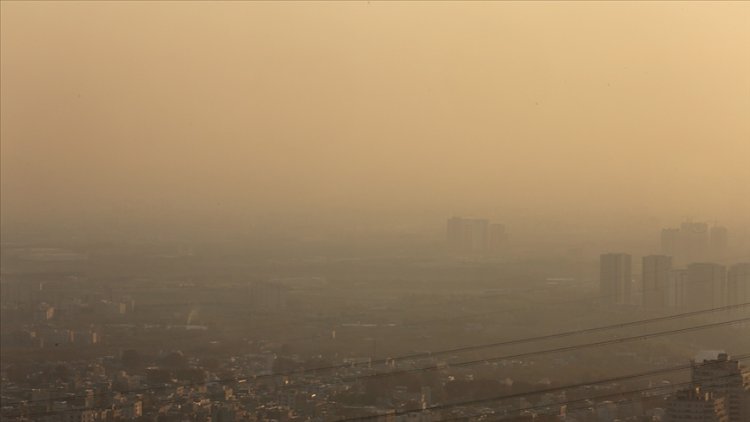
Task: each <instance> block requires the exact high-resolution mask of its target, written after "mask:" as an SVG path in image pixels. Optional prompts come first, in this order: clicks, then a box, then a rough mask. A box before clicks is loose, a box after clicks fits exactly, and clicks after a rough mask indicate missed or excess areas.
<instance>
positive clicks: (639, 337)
mask: <svg viewBox="0 0 750 422" xmlns="http://www.w3.org/2000/svg"><path fill="white" fill-rule="evenodd" d="M746 321H750V317H746V318H739V319H734V320H729V321H722V322H715V323H711V324H704V325H697V326H692V327H685V328H679V329H674V330H666V331H660V332H656V333H649V334H641V335H636V336H631V337H621V338H615V339H611V340H604V341H598V342H593V343H583V344H578V345H573V346H564V347H557V348H553V349H545V350H536V351H532V352H524V353H517V354H512V355H505V356H496V357H490V358H485V359H476V360H470V361H464V362H458V363H453V364H450V365H447V366H449V367H453V368H455V367H464V366H472V365H478V364H482V363H490V362H497V361H502V360H508V359H518V358H523V357H529V356H538V355H545V354H550V353H560V352H569V351H573V350H578V349H584V348H590V347H601V346H609V345H613V344H620V343H628V342H631V341H639V340H647V339H651V338H655V337H661V336H667V335H673V334H682V333H687V332H692V331H699V330H705V329H709V328H716V327H721V326H725V325H734V324H737V323H740V322H746ZM443 368H444V366H442V365H432V366H427V367H422V368H415V369H404V370H400V371H392V372H380V373H375V374H368V375H360V376H356V377H350V378H343V379H342V380H343V381H355V380H360V379H364V378H380V377H386V376H393V375H402V374H408V373H414V372H423V371H431V370H438V369H443Z"/></svg>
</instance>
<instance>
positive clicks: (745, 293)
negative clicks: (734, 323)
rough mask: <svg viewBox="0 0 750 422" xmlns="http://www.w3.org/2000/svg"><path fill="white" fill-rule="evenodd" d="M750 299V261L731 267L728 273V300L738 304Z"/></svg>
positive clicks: (730, 302) (732, 303)
mask: <svg viewBox="0 0 750 422" xmlns="http://www.w3.org/2000/svg"><path fill="white" fill-rule="evenodd" d="M748 301H750V262H742V263H739V264H734V265H732V266H731V267H729V273H728V274H727V302H728V303H729V304H730V305H737V304H740V303H746V302H748Z"/></svg>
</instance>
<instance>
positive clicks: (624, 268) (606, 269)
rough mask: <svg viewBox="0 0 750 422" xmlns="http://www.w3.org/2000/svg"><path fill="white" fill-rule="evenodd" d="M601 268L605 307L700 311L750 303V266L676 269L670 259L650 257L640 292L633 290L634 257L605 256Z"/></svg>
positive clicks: (697, 265)
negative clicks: (609, 305) (615, 305)
mask: <svg viewBox="0 0 750 422" xmlns="http://www.w3.org/2000/svg"><path fill="white" fill-rule="evenodd" d="M599 264H600V265H599V268H600V276H599V283H600V284H599V286H600V292H601V295H602V300H603V301H604V302H605V303H610V304H618V305H639V304H640V305H642V306H644V307H645V308H649V309H662V308H688V309H698V308H710V307H719V306H727V305H734V304H741V303H746V302H747V301H749V300H750V262H742V263H736V264H733V265H731V266H729V267H727V266H724V265H722V264H716V263H709V262H697V263H691V264H688V265H687V267H686V268H677V267H676V266H675V265H674V259H673V258H672V257H670V256H666V255H648V256H644V257H643V258H642V266H641V268H642V271H641V274H640V281H641V283H640V286H639V287H640V288H639V289H636V288H635V286H634V285H635V278H634V276H633V265H632V256H631V255H629V254H626V253H607V254H603V255H601V256H600V259H599Z"/></svg>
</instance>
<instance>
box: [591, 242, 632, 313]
mask: <svg viewBox="0 0 750 422" xmlns="http://www.w3.org/2000/svg"><path fill="white" fill-rule="evenodd" d="M599 271H600V273H599V274H600V276H599V290H600V292H601V295H602V296H603V300H604V302H605V303H615V304H618V305H628V304H630V303H631V293H632V292H631V290H632V289H631V284H632V279H633V275H632V266H631V256H630V255H628V254H625V253H608V254H603V255H601V256H600V257H599Z"/></svg>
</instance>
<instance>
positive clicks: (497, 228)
mask: <svg viewBox="0 0 750 422" xmlns="http://www.w3.org/2000/svg"><path fill="white" fill-rule="evenodd" d="M446 240H447V244H448V248H449V249H450V250H452V251H454V252H459V253H475V254H476V253H479V254H482V253H491V252H493V251H497V250H500V249H501V248H502V246H503V245H504V244H505V242H506V240H507V234H506V231H505V225H503V224H499V223H492V222H490V220H487V219H483V218H462V217H451V218H449V219H448V222H447V223H446Z"/></svg>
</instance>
